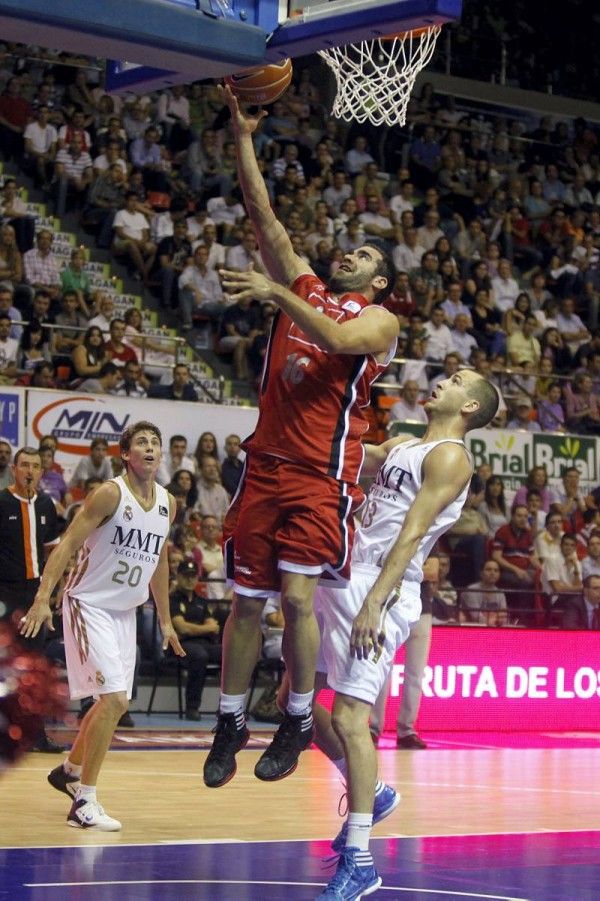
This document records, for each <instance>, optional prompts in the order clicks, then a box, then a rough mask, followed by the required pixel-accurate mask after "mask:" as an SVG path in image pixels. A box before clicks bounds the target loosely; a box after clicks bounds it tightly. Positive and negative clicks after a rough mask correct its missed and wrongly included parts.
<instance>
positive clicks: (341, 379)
mask: <svg viewBox="0 0 600 901" xmlns="http://www.w3.org/2000/svg"><path fill="white" fill-rule="evenodd" d="M224 96H225V98H226V100H227V103H228V105H229V108H230V110H231V117H232V124H233V132H234V136H235V142H236V148H237V159H238V175H239V180H240V184H241V187H242V190H243V193H244V200H245V204H246V210H247V211H248V214H249V216H250V218H251V220H252V223H253V225H254V229H255V233H256V236H257V238H258V242H259V246H260V252H261V256H262V259H263V261H264V263H265V267H266V269H267V272H268V275H269V277H268V278H266V277H264V276H260V275H259V274H258V273H254V272H250V273H233V272H228V273H226V274H225V278H226V281H227V286H228V287H229V288H230V289H232V291H233V292H234V293H235V294H238V295H240V296H252V297H259V298H261V299H267V298H268V299H270V300H274V301H275V303H277V305H278V306H279V311H278V313H277V316H276V317H275V321H274V323H273V327H272V329H271V336H270V339H269V345H268V348H267V353H266V355H265V366H264V371H263V375H262V381H261V386H260V400H259V408H260V409H259V418H258V423H257V426H256V430H255V432H254V434H253V435H252V436H251V437H250V438H248V439H247V440H246V442H245V443H244V444H243V445H242V447H243V448H244V449H245V450H246V452H247V461H246V467H245V472H244V475H243V477H242V481H241V482H240V487H239V488H238V492H237V494H236V496H235V498H234V501H233V504H232V506H231V508H230V510H229V513H228V515H227V518H226V521H225V526H224V534H225V538H226V544H225V552H226V560H227V568H228V576H229V577H230V578H231V579H232V580H233V583H234V589H235V594H234V601H233V607H232V612H231V614H230V616H229V619H228V621H227V624H226V627H225V633H224V640H223V670H222V682H221V700H220V706H219V718H218V722H217V729H216V734H215V739H214V742H213V746H212V749H211V751H210V753H209V754H208V757H207V759H206V761H205V764H204V781H205V783H206V785H208V786H210V787H212V788H216V787H218V786H220V785H224V784H225V783H226V782H228V781H229V780H230V779H231V778H232V777H233V775H234V774H235V770H236V762H235V754H236V752H237V751H238V750H240V749H241V748H243V747H244V745H245V744H246V742H247V740H248V730H247V728H246V724H245V718H244V702H245V694H246V690H247V688H248V685H249V683H250V678H251V675H252V671H253V669H254V666H255V664H256V661H257V659H258V655H259V652H260V644H261V630H260V618H261V612H262V609H263V606H264V604H265V602H266V600H267V598H268V597H269V596H272V595H276V594H279V593H280V594H281V605H282V610H283V614H284V617H285V623H286V626H285V633H284V639H283V654H284V658H285V662H286V667H287V671H288V673H289V680H290V693H289V700H288V704H287V709H286V712H285V716H284V721H283V723H282V724H281V726H280V727H279V729H278V731H277V733H276V734H275V736H274V739H273V742H272V743H271V745H270V746H269V747H268V748H267V750H266V751H265V753H264V754H263V755H262V757H261V758H260V760H259V761H258V763H257V765H256V767H255V770H254V772H255V775H256V776H257V777H258V778H259V779H263V780H265V781H271V780H275V779H281V778H283V777H284V776H287V775H288V774H289V773H291V772H293V771H294V769H295V768H296V766H297V762H298V757H299V754H300V752H301V751H302V750H304V749H305V748H306V747H308V745H309V744H310V742H311V740H312V736H313V720H312V699H313V686H314V673H315V665H316V659H317V651H318V647H319V631H318V627H317V623H316V620H315V616H314V612H313V595H314V591H315V587H316V585H317V582H318V580H319V578H322V577H325V578H328V579H329V580H336V581H338V583H341V584H345V583H346V582H347V580H348V578H349V575H350V571H349V561H350V551H351V548H352V539H353V533H354V526H353V518H352V517H353V512H354V511H355V510H356V508H357V507H358V506H359V505H360V503H361V502H362V500H363V494H362V491H361V490H360V488H359V487H358V485H357V482H358V477H359V473H360V468H361V465H362V459H363V449H362V445H361V440H360V439H361V435H362V434H363V433H364V432H365V431H366V428H367V423H366V420H365V418H364V416H363V412H362V410H363V408H364V407H366V406H367V405H368V403H369V394H370V387H371V384H372V382H373V381H374V380H375V378H376V377H377V376H378V375H379V374H380V373H381V372H382V370H383V369H384V368H385V367H386V366H387V364H388V363H389V361H390V360H391V359H392V357H393V355H394V352H395V348H396V338H397V335H398V324H397V320H396V317H395V316H393V315H392V314H391V313H388V311H387V310H385V309H383V307H381V306H379V305H378V304H380V303H381V302H382V301H383V300H384V299H385V297H387V294H388V293H389V291H390V289H391V286H392V284H393V280H394V274H393V266H392V265H391V263H390V262H389V260H388V259H387V257H386V256H385V254H384V253H383V252H382V250H381V249H380V248H379V247H377V246H375V245H372V244H365V245H364V246H362V247H359V248H358V249H357V250H355V251H354V252H353V253H349V254H347V255H346V256H345V257H344V260H343V262H342V265H341V266H340V268H339V269H338V271H337V272H336V273H335V275H334V276H333V277H332V278H331V280H330V284H329V287H327V286H326V285H324V284H323V282H322V281H321V280H320V279H319V278H317V277H316V275H315V274H314V273H313V272H312V271H311V269H310V267H309V266H308V265H307V263H306V261H305V260H303V259H301V258H300V257H299V256H297V255H296V253H295V252H294V250H293V247H292V244H291V241H290V238H289V235H288V233H287V231H286V229H285V228H284V226H283V225H282V224H281V223H280V222H279V221H278V220H277V219H276V217H275V215H274V213H273V211H272V209H271V206H270V202H269V196H268V193H267V190H266V187H265V184H264V180H263V177H262V175H261V173H260V170H259V167H258V164H257V161H256V156H255V153H254V146H253V142H252V135H253V132H254V131H255V129H256V127H257V126H258V123H259V122H260V120H261V119H262V118H263V116H265V115H266V113H265V112H264V111H261V112H259V113H258V114H257V115H254V116H252V115H250V114H249V113H248V112H242V110H241V109H240V107H239V105H238V102H237V100H236V98H235V97H234V96H233V94H232V93H231V92H230V91H229V89H228V88H225V89H224Z"/></svg>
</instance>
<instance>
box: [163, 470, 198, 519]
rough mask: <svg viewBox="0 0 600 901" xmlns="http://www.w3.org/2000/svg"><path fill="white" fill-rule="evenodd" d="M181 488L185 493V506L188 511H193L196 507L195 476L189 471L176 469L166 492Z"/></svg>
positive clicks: (196, 488)
mask: <svg viewBox="0 0 600 901" xmlns="http://www.w3.org/2000/svg"><path fill="white" fill-rule="evenodd" d="M175 486H176V487H178V488H182V489H183V490H184V491H185V506H186V509H188V510H193V509H195V508H196V507H197V506H198V485H197V484H196V476H195V475H194V473H193V472H192V470H191V469H184V468H181V469H176V470H175V472H174V473H173V475H172V477H171V481H170V483H169V484H168V485H167V491H172V490H173V488H174V487H175Z"/></svg>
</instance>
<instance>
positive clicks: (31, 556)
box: [0, 447, 63, 753]
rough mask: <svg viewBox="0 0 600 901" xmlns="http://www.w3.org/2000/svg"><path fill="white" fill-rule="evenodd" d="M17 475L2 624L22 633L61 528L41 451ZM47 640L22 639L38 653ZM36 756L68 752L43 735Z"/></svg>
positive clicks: (2, 554) (3, 550) (1, 517)
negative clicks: (44, 481) (42, 488)
mask: <svg viewBox="0 0 600 901" xmlns="http://www.w3.org/2000/svg"><path fill="white" fill-rule="evenodd" d="M12 470H13V477H14V479H13V484H12V485H9V487H8V488H4V489H3V490H2V491H0V536H1V538H0V620H9V621H10V622H11V623H12V624H13V626H14V628H15V630H18V628H19V620H20V617H21V616H22V615H23V614H24V613H25V611H26V610H28V609H29V607H30V606H31V603H32V601H33V599H34V597H35V595H36V592H37V590H38V587H39V584H40V576H41V573H42V570H43V568H44V563H45V560H46V557H47V555H48V552H49V550H50V549H51V548H52V546H53V545H55V544H58V541H59V525H58V519H57V516H56V509H55V507H54V503H53V501H52V498H51V497H50V496H49V495H47V494H44V493H43V492H41V493H40V494H38V493H37V486H38V484H39V481H40V478H41V476H42V464H41V459H40V455H39V452H38V451H37V450H36V448H33V447H22V448H20V450H18V451H17V452H16V454H15V459H14V462H13V465H12ZM44 640H45V636H44V634H43V630H40V632H39V633H38V635H37V636H36V638H33V639H26V638H22V639H21V641H22V642H23V643H24V644H26V645H27V646H28V647H30V648H32V649H35V650H38V651H40V650H42V648H43V645H44ZM34 750H37V751H47V752H52V753H54V752H59V751H62V750H63V749H62V748H60V747H59V746H58V745H55V744H54V742H53V741H52V740H51V739H49V738H48V737H47V735H46V733H45V732H43V733H40V737H39V739H38V742H37V743H36V746H35V748H34Z"/></svg>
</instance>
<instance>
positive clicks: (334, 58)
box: [319, 25, 442, 125]
mask: <svg viewBox="0 0 600 901" xmlns="http://www.w3.org/2000/svg"><path fill="white" fill-rule="evenodd" d="M441 30H442V29H441V26H440V25H432V26H431V28H427V29H426V30H424V31H419V32H417V33H415V32H412V31H408V32H406V34H403V35H396V36H394V37H389V38H375V39H374V40H371V41H362V42H361V43H359V44H347V45H346V46H345V47H330V48H329V49H327V50H319V56H321V57H323V59H324V60H325V62H326V63H327V65H328V66H329V68H330V69H332V71H333V74H334V75H335V79H336V82H337V96H336V98H335V102H334V104H333V109H332V114H333V115H334V116H335V117H336V118H337V119H344V120H345V121H346V122H352V121H356V122H366V120H367V119H368V120H369V121H370V122H372V123H373V125H384V124H385V125H404V123H405V121H406V108H407V106H408V101H409V99H410V95H411V91H412V89H413V87H414V84H415V80H416V77H417V75H418V74H419V72H420V71H421V69H424V68H425V66H426V65H427V64H428V63H429V61H430V60H431V57H432V56H433V52H434V50H435V45H436V42H437V39H438V36H439V33H440V31H441Z"/></svg>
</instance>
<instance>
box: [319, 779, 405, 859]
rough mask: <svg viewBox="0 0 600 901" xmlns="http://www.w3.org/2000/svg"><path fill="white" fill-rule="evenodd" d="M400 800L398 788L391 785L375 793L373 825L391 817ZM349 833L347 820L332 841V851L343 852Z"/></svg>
mask: <svg viewBox="0 0 600 901" xmlns="http://www.w3.org/2000/svg"><path fill="white" fill-rule="evenodd" d="M400 801H401V798H400V795H399V794H398V792H397V791H396V789H394V788H392V786H391V785H384V786H383V788H382V790H381V791H380V792H379V794H377V795H375V802H374V804H373V825H375V823H380V822H381V821H382V820H385V818H386V817H389V815H390V814H391V812H392V810H395V809H396V807H397V806H398V804H399V803H400ZM347 834H348V820H346V822H345V823H344V825H343V826H342V828H341V829H340V831H339V832H338V834H337V835H336V837H335V838H334V840H333V841H332V843H331V849H332V851H335V853H336V854H341V853H342V851H343V850H344V848H345V847H346V835H347Z"/></svg>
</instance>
